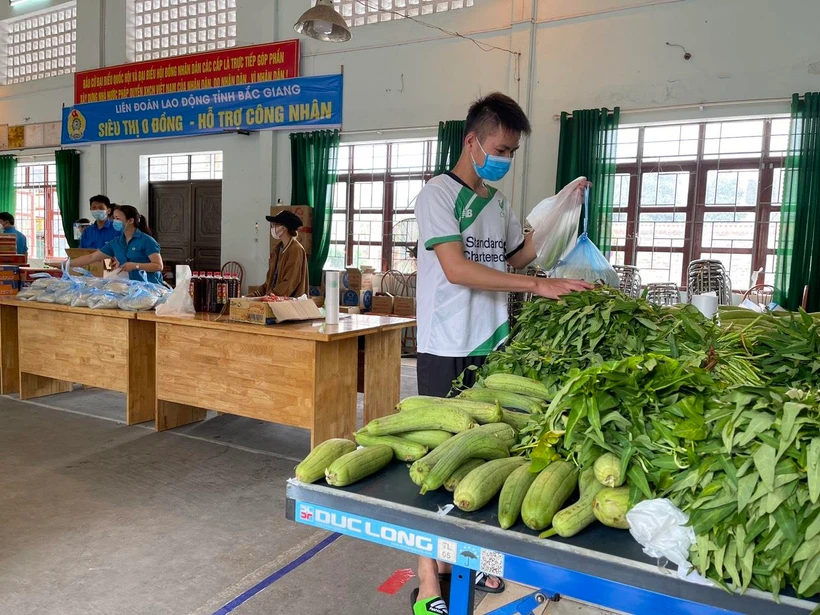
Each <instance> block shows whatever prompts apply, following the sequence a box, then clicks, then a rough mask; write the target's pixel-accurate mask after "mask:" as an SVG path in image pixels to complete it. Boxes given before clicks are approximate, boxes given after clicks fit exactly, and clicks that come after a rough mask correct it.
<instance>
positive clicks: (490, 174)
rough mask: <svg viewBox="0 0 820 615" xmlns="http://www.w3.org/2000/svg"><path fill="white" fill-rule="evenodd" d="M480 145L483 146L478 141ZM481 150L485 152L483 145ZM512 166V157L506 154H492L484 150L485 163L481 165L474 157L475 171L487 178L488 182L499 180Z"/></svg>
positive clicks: (481, 176)
mask: <svg viewBox="0 0 820 615" xmlns="http://www.w3.org/2000/svg"><path fill="white" fill-rule="evenodd" d="M478 147H481V143H478ZM481 151H482V152H484V148H483V147H481ZM470 158H473V155H472V154H470ZM511 166H512V158H507V157H506V156H490V155H489V154H488V153H487V152H484V164H482V165H480V166H479V165H478V164H476V161H475V158H473V168H474V169H475V172H476V173H477V174H478V176H479V177H480V178H481V179H486V180H487V181H488V182H497V181H499V180H500V179H502V178H503V177H504V176H505V175H506V174H507V172H508V171H509V170H510V167H511Z"/></svg>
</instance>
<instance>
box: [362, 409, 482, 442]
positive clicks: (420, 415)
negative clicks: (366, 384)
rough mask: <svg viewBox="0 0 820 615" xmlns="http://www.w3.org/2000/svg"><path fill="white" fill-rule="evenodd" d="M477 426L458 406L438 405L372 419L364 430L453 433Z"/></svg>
mask: <svg viewBox="0 0 820 615" xmlns="http://www.w3.org/2000/svg"><path fill="white" fill-rule="evenodd" d="M472 427H475V422H474V421H473V418H472V417H471V416H470V415H469V414H467V413H466V412H464V411H463V410H459V409H458V408H452V407H441V406H440V407H437V408H419V409H415V410H407V411H405V412H399V413H398V414H391V415H389V416H384V417H381V418H378V419H373V420H372V421H370V422H369V423H368V424H367V426H366V427H365V428H364V430H363V431H366V432H367V433H369V434H371V435H373V436H390V435H392V434H396V433H401V432H403V431H417V430H419V429H441V430H443V431H449V432H452V433H459V432H462V431H467V430H468V429H471V428H472Z"/></svg>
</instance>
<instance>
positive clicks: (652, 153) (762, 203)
mask: <svg viewBox="0 0 820 615" xmlns="http://www.w3.org/2000/svg"><path fill="white" fill-rule="evenodd" d="M789 121H790V120H789V118H786V117H774V118H755V119H744V120H725V121H722V120H715V121H709V122H700V123H692V124H672V125H661V126H625V127H621V129H620V130H619V131H618V145H617V158H618V160H617V167H616V172H617V175H616V177H615V190H614V192H615V198H614V215H613V228H612V246H613V248H612V252H611V253H610V261H611V262H612V264H613V265H629V266H635V267H637V268H638V270H639V271H640V275H641V278H642V281H643V283H644V284H647V283H650V284H652V283H655V284H664V283H670V282H671V283H674V284H676V285H680V286H684V287H685V285H686V283H687V282H686V279H685V271H686V267H687V266H688V264H689V263H690V262H692V261H695V260H700V259H712V260H718V261H720V262H722V263H723V265H724V267H725V269H726V271H727V273H728V275H729V277H730V278H731V280H732V283H733V286H734V287H735V289H736V290H745V289H747V288H749V287H750V285H753V282H752V278H753V277H754V276H755V275H756V272H758V271H760V270H761V269H762V270H763V276H762V278H761V279H760V280H759V281H760V282H763V281H765V282H766V283H767V284H771V283H772V280H773V277H774V271H775V260H776V256H775V247H776V245H777V233H778V226H779V225H778V223H779V220H780V201H781V192H782V184H783V182H782V176H783V166H784V162H785V156H786V150H787V149H788V134H789ZM755 283H756V282H755Z"/></svg>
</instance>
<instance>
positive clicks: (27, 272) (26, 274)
mask: <svg viewBox="0 0 820 615" xmlns="http://www.w3.org/2000/svg"><path fill="white" fill-rule="evenodd" d="M18 269H19V272H20V281H21V282H32V281H34V280H36V279H37V278H33V277H31V276H33V275H35V274H38V273H40V274H42V273H46V274H48V275H50V276H51V277H53V278H61V277H63V272H62V271H60V270H59V269H51V268H46V269H43V268H37V267H19V268H18ZM38 277H40V276H38Z"/></svg>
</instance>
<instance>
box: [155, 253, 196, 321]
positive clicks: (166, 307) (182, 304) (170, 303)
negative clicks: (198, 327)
mask: <svg viewBox="0 0 820 615" xmlns="http://www.w3.org/2000/svg"><path fill="white" fill-rule="evenodd" d="M179 274H182V275H179ZM195 314H196V310H195V309H194V300H193V299H192V298H191V268H190V267H188V266H187V265H183V266H182V267H180V268H179V270H178V271H177V284H176V286H175V287H174V290H173V291H172V292H171V294H170V295H169V296H168V298H167V299H166V300H165V301H164V302H162V303H161V304H160V305H158V306H157V316H178V317H181V318H193V316H194V315H195Z"/></svg>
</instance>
